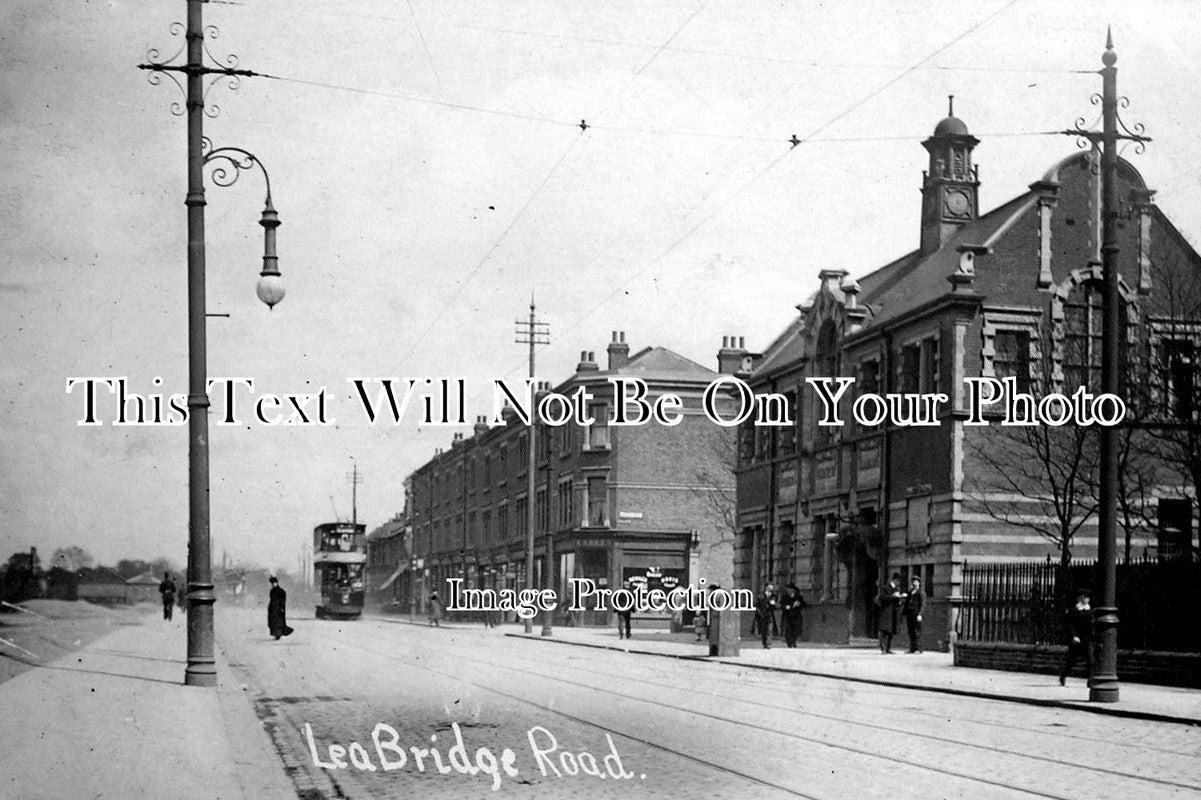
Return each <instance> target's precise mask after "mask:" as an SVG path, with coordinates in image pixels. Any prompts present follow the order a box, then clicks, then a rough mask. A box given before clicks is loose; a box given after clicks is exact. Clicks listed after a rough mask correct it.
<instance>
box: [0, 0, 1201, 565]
mask: <svg viewBox="0 0 1201 800" xmlns="http://www.w3.org/2000/svg"><path fill="white" fill-rule="evenodd" d="M204 14H205V22H206V24H212V25H215V26H216V27H217V29H218V34H219V35H218V36H217V37H216V38H211V39H209V40H208V41H207V44H208V47H209V49H210V51H211V52H212V54H213V55H214V56H216V57H221V58H223V57H225V56H226V55H227V54H230V53H233V54H236V55H237V56H238V59H239V64H240V66H242V67H245V68H249V69H252V70H255V71H256V72H261V73H266V74H269V75H272V76H277V77H275V78H249V79H246V80H244V81H243V82H242V83H241V86H240V87H239V88H238V90H237V91H231V90H230V89H229V88H228V87H226V86H225V85H217V86H215V87H214V88H213V89H212V90H211V91H210V93H209V95H208V98H207V99H208V102H209V103H210V104H213V105H216V106H218V107H219V113H217V115H216V116H215V117H213V118H211V119H206V120H205V125H206V128H205V131H206V135H208V136H209V137H210V138H211V139H212V140H213V142H214V144H215V146H218V147H221V146H236V147H241V148H244V149H246V150H248V151H250V152H252V153H254V154H256V155H257V156H258V157H259V158H260V159H261V160H262V162H263V164H264V165H265V166H266V169H267V170H268V171H269V174H270V176H271V183H272V194H273V200H274V204H275V207H276V208H277V209H278V211H279V215H280V219H281V220H282V222H283V224H282V226H281V227H280V228H279V231H278V237H279V255H280V268H281V271H282V273H283V276H284V281H285V284H286V287H287V296H286V298H285V299H284V301H283V302H282V303H281V304H280V305H278V306H277V307H276V308H274V309H273V310H270V311H268V309H267V308H266V306H264V305H263V304H261V303H260V302H259V301H258V300H257V298H256V297H255V293H254V286H255V282H256V280H257V278H258V271H259V268H260V264H261V254H262V232H261V229H260V227H259V226H258V224H257V221H258V218H259V212H260V210H261V208H262V204H263V194H264V188H263V183H262V180H261V177H260V176H259V175H258V174H245V175H243V176H242V177H241V178H240V179H239V180H238V182H237V183H236V184H234V185H233V186H230V187H228V188H220V187H216V186H214V185H213V184H212V182H211V181H209V182H208V184H207V201H208V205H207V209H206V213H207V223H206V224H207V253H208V263H207V266H208V277H207V291H208V310H209V311H210V312H211V313H218V314H228V317H213V318H211V319H210V320H209V324H208V359H209V360H208V365H209V374H210V375H211V376H214V377H216V376H240V377H251V378H253V379H254V381H255V388H256V392H259V393H261V392H274V393H277V394H284V393H298V392H311V391H315V390H316V388H317V387H321V386H326V387H328V392H329V397H330V413H331V415H332V416H333V417H334V418H335V420H336V422H335V424H332V425H329V426H324V427H303V426H279V427H267V426H262V425H257V424H249V425H239V426H227V427H219V426H215V425H214V426H213V427H212V429H211V437H210V438H211V476H212V478H211V480H212V498H211V499H212V536H213V553H214V558H215V560H217V561H218V562H219V561H220V560H221V558H222V554H223V553H226V554H228V556H229V558H230V559H232V560H235V561H245V562H253V563H256V564H261V565H263V566H267V567H273V568H295V567H296V566H297V564H298V561H299V557H300V552H301V549H302V548H303V547H304V546H305V545H306V542H308V540H309V536H310V532H311V530H312V528H313V526H314V525H316V524H318V523H321V522H325V521H329V520H331V519H333V518H335V515H336V516H337V517H341V518H348V517H349V516H350V514H351V487H350V482H349V479H348V475H349V474H350V472H351V470H352V468H356V467H357V469H358V470H359V471H360V472H361V474H362V475H363V482H362V483H361V485H360V486H359V494H358V516H359V519H360V521H362V522H365V523H367V525H368V526H369V528H371V527H374V526H376V525H378V524H380V523H382V522H384V521H386V520H387V519H388V518H390V517H392V516H393V515H395V514H396V513H397V512H399V511H400V510H401V509H402V507H403V503H404V497H403V481H404V478H405V476H406V475H407V474H408V473H409V472H410V471H411V470H412V469H414V468H415V467H417V466H419V465H420V464H421V463H423V462H424V461H426V460H427V459H428V458H429V457H430V456H431V455H432V454H433V452H434V450H435V448H438V447H445V446H447V444H448V442H449V441H450V439H451V436H452V435H453V433H454V430H453V429H448V428H430V427H419V426H418V424H417V421H416V418H415V417H410V418H407V419H406V421H405V422H404V423H403V424H402V425H399V426H393V425H391V424H388V425H370V424H368V423H367V421H366V419H365V417H364V416H363V414H362V413H361V411H360V410H359V408H358V405H357V402H356V401H355V400H354V399H353V387H352V386H351V385H350V384H349V383H348V382H347V378H350V377H376V376H394V377H418V378H424V377H442V376H447V377H463V378H464V379H465V380H466V383H467V387H468V394H469V408H468V410H467V413H468V418H469V419H471V418H473V417H474V415H476V414H480V413H486V412H487V411H488V410H489V406H488V404H489V397H490V393H489V391H488V387H489V382H490V381H491V380H492V379H494V378H509V379H514V378H518V377H520V376H521V375H522V374H523V373H524V370H525V368H526V351H525V348H524V347H522V346H521V345H518V344H516V343H515V342H514V324H513V323H514V321H515V320H517V319H519V318H523V317H524V316H525V315H527V314H528V306H529V303H530V297H531V295H533V297H534V298H535V300H536V303H537V310H538V316H539V318H540V319H541V320H543V321H545V322H547V323H548V324H549V329H550V335H551V342H552V343H551V344H550V346H548V347H544V348H540V349H539V353H538V373H539V377H540V378H543V379H548V380H551V381H553V382H556V383H557V382H559V381H561V380H563V379H564V378H566V377H567V376H568V375H570V374H571V373H572V372H573V371H574V368H575V364H576V362H577V361H578V360H579V354H580V351H582V350H591V351H595V352H596V353H597V355H598V358H601V359H603V357H604V356H603V351H604V349H605V346H606V344H607V343H608V341H609V339H610V332H611V331H614V330H621V331H625V332H626V338H627V341H628V342H629V343H630V345H631V347H632V348H633V350H634V351H635V352H636V351H637V350H639V349H640V348H642V347H645V346H648V345H660V346H664V347H668V348H670V349H672V350H675V351H676V352H678V353H680V354H682V355H685V356H687V357H689V358H692V359H694V360H696V361H698V362H700V363H702V364H705V365H708V366H711V367H712V366H715V365H716V351H717V349H718V348H719V346H720V345H721V340H722V337H723V336H727V335H740V336H743V337H745V339H746V343H747V347H748V348H749V349H750V350H752V351H755V350H758V349H761V348H763V347H765V346H766V345H767V344H768V343H769V342H770V341H771V340H772V338H773V337H774V336H775V335H776V334H777V333H779V331H780V330H781V329H782V328H783V327H784V326H785V325H787V324H788V322H789V321H790V320H791V319H792V318H793V316H794V315H795V313H796V310H795V306H796V305H797V304H798V303H801V302H803V301H804V300H805V299H806V297H807V296H808V295H809V294H811V293H812V292H813V290H814V289H815V288H816V283H817V273H818V272H819V271H820V270H822V269H828V268H840V269H846V270H849V271H850V272H851V274H853V275H859V274H863V273H865V272H867V271H870V270H871V269H873V268H875V267H877V266H880V265H882V264H884V263H886V262H888V261H891V260H893V259H894V258H896V257H898V256H900V255H902V254H904V253H906V252H908V251H910V250H912V249H914V248H915V247H916V246H917V243H918V230H919V223H918V217H919V212H920V194H919V188H920V181H921V172H922V170H923V169H925V167H926V160H927V155H926V152H925V150H923V149H922V147H921V141H922V140H923V139H925V138H926V137H927V136H928V135H929V134H930V132H931V131H932V130H933V128H934V125H935V124H936V123H937V122H938V120H939V119H941V118H942V117H943V116H945V114H946V111H947V95H952V94H953V95H955V113H956V116H958V117H960V118H961V119H963V120H964V121H965V122H966V123H967V125H968V127H969V129H970V130H971V132H972V133H973V134H974V135H976V136H978V137H979V138H980V140H981V143H980V144H979V146H978V147H977V148H976V151H975V161H976V163H977V164H978V165H979V169H980V180H981V184H982V185H981V189H980V197H981V207H982V210H985V211H986V210H988V209H991V208H993V207H995V206H997V205H1000V204H1001V203H1003V202H1004V201H1006V200H1007V199H1009V198H1011V197H1013V196H1015V195H1017V194H1019V193H1021V192H1022V191H1024V190H1025V188H1026V186H1027V185H1028V184H1029V183H1031V182H1033V181H1035V180H1037V179H1038V178H1040V177H1041V175H1042V174H1043V173H1044V172H1045V171H1046V169H1047V168H1049V167H1050V166H1051V165H1052V164H1054V163H1055V162H1056V161H1058V160H1059V159H1060V158H1062V157H1064V156H1066V155H1070V154H1071V153H1072V152H1074V151H1075V147H1076V143H1075V141H1074V140H1073V139H1071V138H1069V137H1067V136H1061V135H1046V134H1045V133H1043V132H1047V131H1055V130H1062V129H1064V128H1067V127H1070V126H1071V125H1072V124H1073V123H1074V121H1075V120H1076V119H1077V118H1078V117H1085V122H1086V123H1088V122H1091V121H1092V120H1093V119H1094V118H1095V117H1096V116H1097V115H1098V113H1099V107H1097V106H1095V105H1093V104H1092V103H1090V96H1091V95H1092V94H1094V93H1095V92H1099V91H1100V78H1099V76H1098V75H1097V74H1096V73H1095V70H1097V69H1099V68H1100V66H1101V64H1100V56H1101V53H1102V51H1103V49H1104V42H1105V31H1106V26H1107V25H1112V27H1113V35H1114V41H1115V50H1116V51H1117V53H1118V62H1117V66H1118V68H1119V75H1118V87H1119V91H1120V92H1121V93H1122V94H1125V95H1127V96H1128V97H1129V98H1130V104H1129V106H1128V107H1127V108H1124V109H1123V110H1122V114H1123V117H1124V119H1125V120H1126V121H1127V123H1128V124H1130V125H1132V126H1133V125H1134V124H1135V123H1141V124H1144V125H1146V128H1147V133H1148V135H1150V136H1151V137H1152V138H1153V140H1154V141H1153V142H1151V143H1150V144H1149V145H1148V147H1147V149H1146V151H1145V152H1144V153H1141V154H1135V153H1134V152H1133V151H1128V152H1126V153H1125V155H1126V157H1127V158H1129V159H1130V160H1131V162H1132V163H1133V164H1134V165H1135V166H1136V167H1137V168H1138V169H1139V170H1140V171H1141V172H1142V174H1143V176H1144V178H1145V179H1146V181H1147V183H1148V185H1149V186H1150V187H1152V188H1154V189H1156V190H1157V191H1158V195H1157V201H1158V203H1159V205H1160V206H1161V207H1162V208H1163V209H1164V210H1165V212H1166V213H1167V214H1168V216H1169V217H1170V218H1171V219H1172V220H1173V221H1174V222H1175V224H1176V225H1177V226H1178V227H1179V228H1180V229H1181V230H1182V232H1183V233H1184V235H1185V236H1186V237H1188V238H1189V239H1190V241H1192V242H1194V243H1197V242H1198V241H1201V238H1199V237H1201V214H1199V213H1198V212H1199V211H1201V171H1199V170H1198V169H1197V167H1196V165H1197V164H1198V163H1201V137H1198V135H1197V133H1196V131H1195V129H1194V127H1193V123H1194V122H1195V121H1196V117H1197V111H1196V109H1198V108H1201V74H1199V73H1201V70H1199V67H1198V60H1197V57H1196V55H1195V51H1196V48H1195V43H1196V42H1197V41H1201V15H1198V14H1196V13H1195V8H1194V7H1193V5H1192V4H1190V3H1188V2H1143V3H1138V4H1134V3H1127V2H1096V3H1094V2H1055V1H1054V0H1039V1H1038V2H1035V1H1034V0H1018V1H1016V2H1014V1H1013V0H1004V2H997V1H996V0H994V1H993V2H976V3H943V2H924V3H920V4H919V3H910V2H896V3H886V2H872V1H871V0H868V2H858V3H853V4H852V3H840V2H804V1H802V0H792V1H791V2H758V1H757V0H738V1H737V2H735V1H734V0H654V1H653V2H651V1H650V0H642V1H641V2H635V0H608V2H604V3H580V2H577V1H576V0H488V1H487V2H484V1H483V0H458V1H457V2H433V1H432V0H399V1H397V0H343V1H339V2H334V0H298V1H297V2H287V3H285V2H283V0H239V2H219V0H212V2H209V3H207V4H205V6H204ZM184 16H185V3H184V2H183V0H170V2H167V1H166V0H111V2H98V1H95V2H94V1H90V0H7V1H6V2H5V3H3V4H0V169H2V170H3V180H2V181H0V376H2V380H3V388H4V398H3V403H2V404H0V558H6V557H7V555H8V554H9V553H11V552H13V551H15V550H18V549H24V548H27V547H29V546H31V545H32V546H37V547H39V549H42V550H44V551H45V552H46V553H47V554H48V553H49V552H50V551H52V550H53V549H54V548H56V547H64V546H68V545H80V546H83V547H85V548H86V549H87V550H88V551H89V552H91V553H92V554H93V555H94V556H95V557H96V558H97V559H98V560H100V561H104V562H109V563H112V562H115V561H116V560H117V559H120V558H147V559H149V558H154V557H158V556H166V557H168V558H171V559H173V560H174V561H176V563H178V564H183V563H185V562H186V547H187V526H188V512H187V507H188V506H187V441H188V440H187V427H186V426H165V427H114V426H113V425H112V424H111V421H112V419H113V418H114V416H115V414H116V402H115V399H114V398H112V397H111V396H110V395H108V394H107V393H104V394H103V395H102V397H101V398H100V406H99V410H100V413H101V415H102V416H101V419H102V420H103V421H105V424H103V425H100V426H81V425H79V424H77V423H78V422H79V420H80V419H82V417H83V412H84V400H83V395H82V393H81V390H79V389H77V390H75V392H73V393H71V394H68V393H67V392H66V390H65V386H66V382H67V379H68V378H71V377H113V378H115V377H127V378H128V380H129V386H130V390H131V391H137V392H141V393H144V394H149V393H152V392H156V391H159V392H165V393H167V394H170V393H186V391H187V294H186V247H185V237H186V216H185V209H184V205H183V200H184V194H185V188H186V172H185V166H186V161H185V156H186V153H185V124H184V119H183V118H182V117H179V116H174V115H173V114H172V112H171V108H172V104H173V103H176V102H178V101H179V100H180V97H181V96H180V94H179V92H178V91H177V90H176V88H175V87H174V85H172V84H170V83H169V82H163V83H162V84H160V85H158V86H153V85H150V84H149V83H148V82H147V74H146V73H145V72H143V71H141V70H138V69H137V68H136V65H137V64H138V63H141V62H143V61H144V60H146V57H147V50H148V49H150V48H157V49H158V50H159V51H160V54H161V55H162V56H169V55H170V54H171V53H173V52H174V51H175V50H176V49H177V47H178V46H179V45H181V44H182V38H181V37H176V36H172V33H171V30H170V27H171V23H172V22H175V21H182V20H183V19H184ZM581 120H584V121H585V123H586V125H587V127H586V128H585V129H581V128H580V127H578V124H579V122H580V121H581ZM793 135H795V136H797V137H798V138H800V139H802V140H803V142H802V144H800V145H799V146H796V147H791V146H790V145H789V143H788V140H789V138H790V137H792V136H793ZM156 378H157V379H161V387H156V386H155V384H154V381H155V379H156ZM467 433H468V435H470V431H469V430H468V431H467Z"/></svg>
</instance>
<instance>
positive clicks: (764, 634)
mask: <svg viewBox="0 0 1201 800" xmlns="http://www.w3.org/2000/svg"><path fill="white" fill-rule="evenodd" d="M806 605H808V604H807V603H806V602H805V598H804V597H802V596H801V590H800V587H798V586H797V585H796V584H795V583H790V584H788V585H787V586H786V587H784V593H783V594H780V593H778V592H777V591H776V587H775V586H774V585H773V584H770V583H769V584H768V585H767V586H766V587H765V588H764V590H763V593H762V594H760V595H759V598H758V599H757V600H756V601H755V622H754V628H753V629H752V632H755V631H758V633H759V639H760V641H761V642H763V649H765V650H767V649H770V648H771V642H770V641H769V639H768V637H769V636H775V635H776V634H777V633H778V632H779V628H778V627H777V625H776V611H779V612H780V621H781V623H782V624H783V626H784V643H785V644H786V645H788V646H789V647H796V643H797V641H798V640H799V639H800V638H801V633H802V631H803V628H804V616H803V615H804V611H805V606H806Z"/></svg>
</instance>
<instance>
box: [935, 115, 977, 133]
mask: <svg viewBox="0 0 1201 800" xmlns="http://www.w3.org/2000/svg"><path fill="white" fill-rule="evenodd" d="M934 135H935V136H968V135H969V134H968V131H967V124H966V123H965V122H964V121H963V120H961V119H960V118H959V117H947V118H946V119H944V120H942V121H941V122H939V123H938V124H937V125H935V126H934Z"/></svg>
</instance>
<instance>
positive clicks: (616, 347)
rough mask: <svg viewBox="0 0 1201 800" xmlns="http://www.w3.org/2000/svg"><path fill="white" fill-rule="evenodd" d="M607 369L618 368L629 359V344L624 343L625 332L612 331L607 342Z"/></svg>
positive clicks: (611, 370)
mask: <svg viewBox="0 0 1201 800" xmlns="http://www.w3.org/2000/svg"><path fill="white" fill-rule="evenodd" d="M608 351H609V371H610V372H613V371H614V370H619V369H621V368H622V367H624V366H625V365H626V364H628V363H629V361H630V346H629V345H628V344H626V332H625V331H614V332H613V341H612V342H610V343H609V347H608Z"/></svg>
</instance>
